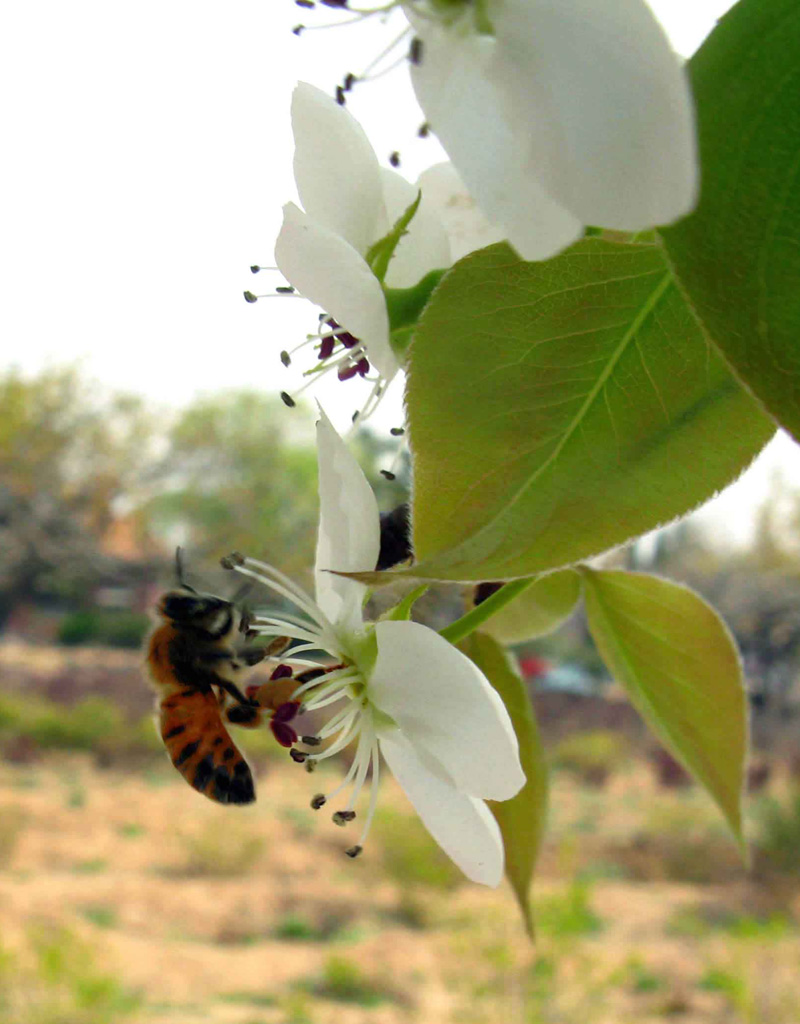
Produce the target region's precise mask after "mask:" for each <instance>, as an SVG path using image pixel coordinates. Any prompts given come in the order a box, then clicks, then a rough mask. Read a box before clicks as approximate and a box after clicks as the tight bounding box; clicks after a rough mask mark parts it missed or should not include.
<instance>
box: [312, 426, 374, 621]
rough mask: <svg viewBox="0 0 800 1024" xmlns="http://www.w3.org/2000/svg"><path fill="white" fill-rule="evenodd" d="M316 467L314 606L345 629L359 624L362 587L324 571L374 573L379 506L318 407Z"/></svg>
mask: <svg viewBox="0 0 800 1024" xmlns="http://www.w3.org/2000/svg"><path fill="white" fill-rule="evenodd" d="M317 461H318V463H319V536H318V538H317V561H316V565H315V567H314V578H315V582H316V585H317V604H318V605H319V606H320V608H321V609H322V610H323V611H324V612H325V614H326V615H327V616H328V618H329V619H330V620H331V621H332V622H333V623H335V624H337V625H341V626H342V627H343V628H344V629H346V630H358V629H359V628H360V627H361V625H362V621H363V619H362V614H361V604H362V601H363V599H364V592H365V590H366V588H365V587H364V585H363V584H361V583H357V582H356V581H355V580H349V579H346V578H345V577H343V576H336V575H335V574H334V573H332V572H326V571H325V570H329V569H338V570H339V571H342V572H354V571H357V570H360V569H374V568H375V563H376V562H377V561H378V552H379V550H380V545H381V540H380V519H379V515H378V504H377V502H376V501H375V495H374V494H373V493H372V488H371V487H370V485H369V483H368V481H367V478H366V477H365V476H364V474H363V472H362V471H361V467H360V466H359V464H358V463H357V462H356V460H355V459H354V457H353V455H352V454H351V452H350V450H349V448H348V447H347V445H346V444H345V443H344V441H343V440H342V439H341V437H339V435H338V434H337V433H336V431H335V430H334V429H333V426H332V424H331V421H330V420H329V419H328V417H327V416H326V415H325V413H324V412H323V411H322V410H321V409H320V418H319V420H318V421H317Z"/></svg>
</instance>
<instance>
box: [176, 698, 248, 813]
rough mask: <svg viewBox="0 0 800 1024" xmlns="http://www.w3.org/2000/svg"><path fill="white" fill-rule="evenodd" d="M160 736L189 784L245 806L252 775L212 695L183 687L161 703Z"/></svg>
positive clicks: (223, 800)
mask: <svg viewBox="0 0 800 1024" xmlns="http://www.w3.org/2000/svg"><path fill="white" fill-rule="evenodd" d="M160 727H161V738H162V739H163V740H164V744H165V746H166V748H167V751H168V753H169V756H170V758H171V760H172V763H173V764H174V765H175V767H176V768H177V769H178V771H179V772H180V773H181V775H183V777H184V778H185V779H186V781H187V782H188V783H189V785H190V786H193V787H194V788H195V789H196V790H198V792H200V793H202V794H203V795H204V796H207V797H208V798H209V800H216V801H217V802H218V803H222V804H250V803H252V802H253V801H254V800H255V798H256V792H255V786H254V784H253V774H252V772H251V771H250V768H249V766H248V764H247V762H246V761H245V759H244V757H243V756H242V754H241V752H240V750H239V749H238V747H237V746H236V744H235V743H234V742H233V740H232V739H231V736H230V733H229V732H228V730H227V729H226V728H225V726H224V725H223V723H222V718H221V717H220V712H219V705H218V703H217V698H216V697H215V695H214V694H213V693H212V692H210V691H203V690H195V689H191V688H189V687H187V688H186V689H183V690H179V691H178V692H176V693H173V694H171V695H170V696H168V697H166V698H165V699H164V700H163V701H161V706H160Z"/></svg>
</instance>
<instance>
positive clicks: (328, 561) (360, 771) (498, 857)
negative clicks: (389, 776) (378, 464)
mask: <svg viewBox="0 0 800 1024" xmlns="http://www.w3.org/2000/svg"><path fill="white" fill-rule="evenodd" d="M317 440H318V453H319V478H320V479H319V484H320V524H319V542H318V546H317V561H316V571H315V575H316V591H317V596H316V601H314V600H312V598H311V597H309V596H308V595H306V594H305V593H304V592H303V591H302V590H300V589H299V588H298V587H297V586H295V584H293V583H292V582H291V581H290V580H288V579H287V578H286V577H285V576H283V575H282V574H281V573H279V572H278V571H277V570H275V569H273V568H271V567H270V566H267V565H264V564H263V563H260V562H257V561H255V560H253V559H249V558H248V559H244V560H243V562H241V564H240V565H239V566H238V569H239V571H240V572H243V573H244V574H245V575H249V576H252V577H254V578H255V579H257V580H260V581H261V582H262V583H264V584H265V585H266V586H268V587H270V588H271V589H272V590H273V591H274V592H276V593H277V594H280V595H281V596H283V597H284V598H288V599H289V600H290V601H292V602H293V603H294V605H295V606H296V607H297V608H298V609H299V611H300V612H301V613H302V615H303V618H300V617H296V616H294V615H288V616H285V617H284V616H283V615H276V616H270V615H260V616H257V617H256V618H255V619H254V620H253V625H254V627H255V628H256V629H258V630H259V631H261V632H262V633H268V634H270V635H274V634H278V635H283V636H290V637H293V638H295V639H297V640H300V641H302V643H301V645H299V646H298V647H295V648H294V649H293V650H292V651H291V654H290V656H291V659H292V660H293V661H296V660H297V656H299V655H302V654H303V653H304V652H308V651H311V650H316V651H318V650H323V651H326V652H327V653H328V654H330V655H332V657H333V658H334V659H335V660H336V662H337V663H338V664H337V666H336V667H335V668H333V669H329V670H327V671H326V672H325V674H324V675H319V676H317V677H316V678H312V679H310V680H309V681H307V682H303V683H302V684H301V685H299V686H297V687H296V688H295V689H294V691H293V692H292V690H291V689H290V690H289V691H286V692H287V693H288V694H290V699H291V700H296V701H300V702H302V707H303V708H305V709H306V710H308V711H311V710H315V709H320V708H325V707H329V706H330V707H331V709H332V712H333V714H332V717H331V718H330V720H329V721H328V722H327V724H326V725H325V726H324V727H323V728H322V729H321V730H320V731H319V733H318V734H317V736H315V737H303V739H302V741H301V742H302V743H303V744H304V745H305V747H307V748H310V749H305V750H304V749H301V748H300V747H295V748H294V749H293V750H292V755H293V757H294V759H295V760H299V761H303V762H305V763H306V764H307V765H309V764H311V765H313V764H314V763H316V762H317V761H321V760H324V759H326V758H330V757H332V756H334V755H335V754H337V753H338V752H339V751H340V750H342V749H343V748H344V747H346V746H347V745H348V744H350V743H353V742H354V743H356V753H355V758H354V760H353V764H352V767H351V768H350V770H349V772H348V773H347V775H346V777H345V779H344V781H343V782H342V783H341V784H340V785H339V786H337V787H336V789H335V790H333V792H330V793H327V794H319V795H317V796H316V797H315V798H314V799H313V800H312V807H315V808H319V807H321V806H323V805H324V804H327V803H329V802H330V801H331V800H332V799H333V798H334V797H335V796H336V795H338V794H339V793H340V792H342V791H344V790H346V789H347V788H348V787H351V794H350V798H349V800H348V802H347V804H346V806H344V807H343V808H340V809H339V810H337V812H336V813H335V814H334V821H336V822H337V823H338V824H344V823H346V822H348V821H350V820H351V819H352V818H354V817H355V811H354V808H355V805H356V801H357V798H358V796H359V793H360V792H361V789H362V787H363V786H364V783H365V781H366V779H367V775H368V772H369V769H370V767H371V768H372V783H371V792H370V796H369V802H368V803H369V806H368V811H367V815H366V819H365V823H364V826H363V829H362V831H361V835H360V838H359V839H358V841H357V843H356V845H355V846H353V847H351V848H350V849H349V850H348V853H349V854H350V855H351V856H356V854H358V853H360V851H361V848H362V846H363V844H364V839H365V838H366V835H367V832H368V830H369V827H370V823H371V821H372V816H373V813H374V810H375V804H376V800H377V792H378V776H379V762H380V760H381V757H382V758H383V759H384V760H385V762H386V764H387V765H388V767H389V768H390V769H391V771H392V772H393V774H394V775H395V778H396V779H397V780H398V782H399V783H400V785H401V786H402V788H403V789H404V790H405V792H406V794H407V795H408V797H409V799H410V800H411V802H412V804H413V805H414V807H415V809H416V811H417V813H418V814H419V816H420V818H421V819H422V821H423V822H424V824H425V825H426V827H427V828H428V830H429V831H430V833H431V835H432V836H433V837H434V839H436V841H437V842H438V843H439V845H440V846H441V847H442V849H443V850H444V851H445V852H446V853H447V854H448V855H449V856H450V857H451V858H452V859H453V860H454V861H455V863H456V864H457V865H458V866H459V867H460V868H461V870H462V871H463V872H464V873H465V874H466V875H467V877H469V878H470V879H472V880H473V881H476V882H482V883H484V884H486V885H497V884H499V882H500V880H501V878H502V873H503V844H502V840H501V837H500V831H499V829H498V826H497V823H496V822H495V819H494V817H493V816H492V814H491V812H490V811H489V809H488V808H487V806H486V804H485V802H484V801H485V800H487V799H492V800H507V799H509V798H510V797H512V796H513V795H514V794H515V793H516V792H517V791H518V790H519V789H520V787H521V786H522V785H523V784H524V782H525V776H524V774H523V772H522V768H521V766H520V762H519V753H518V746H517V740H516V736H515V734H514V729H513V726H512V724H511V721H510V719H509V716H508V712H507V711H506V709H505V707H504V705H503V703H502V701H501V700H500V698H499V697H498V695H497V694H496V692H495V691H494V690H493V689H492V687H491V685H490V684H489V682H488V681H487V680H486V678H485V677H484V675H483V674H482V673H481V672H480V670H479V669H478V668H477V667H476V666H475V665H474V664H473V663H472V662H471V661H470V660H469V659H468V658H467V657H465V656H464V655H463V654H461V652H460V651H458V650H457V649H456V648H455V647H453V646H452V645H451V644H450V643H448V642H447V641H446V640H444V639H443V638H442V637H441V636H439V634H438V633H436V632H434V630H432V629H429V628H428V627H427V626H423V625H420V624H419V623H415V622H407V621H383V622H378V623H375V624H368V623H365V622H364V621H363V616H362V610H361V609H362V603H363V600H364V596H365V588H364V586H363V585H362V584H360V583H357V582H355V581H354V580H350V579H347V578H345V577H342V576H337V575H335V574H334V573H332V572H330V571H328V570H331V569H335V570H340V571H351V570H359V569H365V568H372V567H374V565H375V563H376V560H377V558H378V550H379V545H380V530H379V519H378V508H377V504H376V502H375V497H374V495H373V493H372V490H371V488H370V486H369V484H368V483H367V480H366V478H365V477H364V474H363V473H362V472H361V469H360V468H359V466H358V464H357V462H356V461H355V459H354V458H353V456H352V455H351V454H350V452H349V451H348V449H347V447H346V446H345V444H344V442H343V441H342V440H341V438H340V437H339V436H338V434H337V433H336V432H335V430H334V429H333V427H332V426H331V424H330V422H329V421H328V419H327V418H326V417H325V415H324V414H322V417H321V419H320V421H319V423H318V424H317ZM301 664H302V662H301ZM306 664H311V665H314V664H316V663H313V662H310V663H306ZM286 684H287V680H285V679H284V680H282V681H281V685H282V686H283V687H285V686H286ZM269 685H270V684H267V686H269ZM290 685H291V684H290ZM281 708H282V711H281V713H280V715H279V716H278V717H279V719H280V720H281V723H282V724H281V726H280V727H279V728H278V730H277V732H276V735H277V734H278V732H281V730H283V732H285V731H286V728H285V725H286V723H287V721H288V718H289V717H291V709H289V712H290V714H289V715H288V716H287V714H286V713H285V709H286V705H285V704H283V705H281ZM289 735H290V736H292V735H293V729H292V728H291V727H290V729H289ZM322 740H332V741H333V742H332V743H331V745H330V746H328V747H327V748H322V747H320V748H319V751H317V743H319V742H320V741H322Z"/></svg>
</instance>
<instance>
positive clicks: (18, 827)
mask: <svg viewBox="0 0 800 1024" xmlns="http://www.w3.org/2000/svg"><path fill="white" fill-rule="evenodd" d="M27 820H28V815H27V813H26V812H25V810H24V809H23V808H22V807H19V806H18V805H17V804H5V805H4V806H3V807H0V822H2V823H3V824H2V827H0V869H2V870H5V869H6V868H7V867H8V865H9V864H10V863H11V860H12V858H13V856H14V851H15V850H16V848H17V843H18V842H19V838H20V836H21V835H22V832H23V830H24V828H25V825H26V823H27Z"/></svg>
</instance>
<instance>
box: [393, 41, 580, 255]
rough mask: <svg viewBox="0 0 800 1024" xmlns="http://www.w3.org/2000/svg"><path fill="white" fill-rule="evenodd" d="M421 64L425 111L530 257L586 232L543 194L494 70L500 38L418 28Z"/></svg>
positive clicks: (526, 140) (490, 213)
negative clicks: (493, 75) (421, 49)
mask: <svg viewBox="0 0 800 1024" xmlns="http://www.w3.org/2000/svg"><path fill="white" fill-rule="evenodd" d="M418 27H419V29H420V35H421V38H422V40H423V43H424V48H423V51H422V61H421V63H420V64H419V65H418V66H414V67H412V68H411V80H412V82H413V85H414V91H415V92H416V94H417V99H418V100H419V103H420V106H421V107H422V109H423V110H424V112H425V116H426V118H427V120H428V121H429V122H430V124H431V126H432V127H433V129H434V131H435V132H436V134H437V136H438V137H439V140H440V141H441V143H442V145H443V146H444V148H445V150H446V151H447V154H448V156H449V157H450V159H451V160H452V161H453V163H454V164H455V166H456V169H457V170H458V173H459V174H460V176H461V177H462V178H463V180H464V184H465V185H466V186H467V189H468V190H469V192H470V193H471V194H472V195H473V196H474V197H475V200H476V201H477V203H478V204H479V206H480V207H481V209H482V210H483V212H484V213H485V214H486V216H487V217H488V218H489V220H490V221H491V222H492V223H493V224H495V225H497V227H498V228H499V229H501V230H502V232H503V233H504V235H505V237H506V238H508V240H509V241H510V242H511V244H512V245H513V246H514V248H515V249H516V250H517V252H518V253H519V254H520V256H522V258H523V259H528V260H534V259H546V258H547V257H549V256H552V255H553V254H554V253H556V252H558V251H559V250H560V249H563V248H564V247H565V246H567V245H569V244H570V243H571V242H573V241H574V240H575V239H576V238H578V237H579V236H580V235H581V233H582V230H583V227H582V224H581V222H580V221H579V220H578V218H577V217H575V216H574V215H573V214H572V213H570V212H569V211H567V210H566V209H564V207H563V206H561V205H559V204H558V203H557V202H556V201H555V200H553V199H552V198H551V197H550V196H549V195H548V194H547V193H546V192H545V191H544V189H543V188H542V186H541V185H540V183H539V181H538V180H537V178H536V176H535V170H534V171H532V170H531V167H530V166H529V164H530V161H529V151H530V145H531V139H530V130H529V126H527V125H526V126H525V128H526V131H524V132H523V131H520V130H519V129H518V128H515V125H513V124H512V122H511V113H512V111H511V108H510V104H509V101H508V100H507V98H506V97H505V96H504V94H503V93H502V92H501V90H500V89H499V88H498V85H497V83H496V82H495V81H494V79H492V78H490V75H489V71H490V70H491V69H494V68H495V66H496V62H497V60H498V59H499V55H498V44H497V42H496V40H494V39H492V38H489V37H487V36H477V35H475V34H474V33H467V34H465V33H458V32H457V31H456V30H454V29H442V28H441V27H439V26H436V25H434V24H433V23H429V24H428V25H427V26H423V25H422V23H420V26H418Z"/></svg>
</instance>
